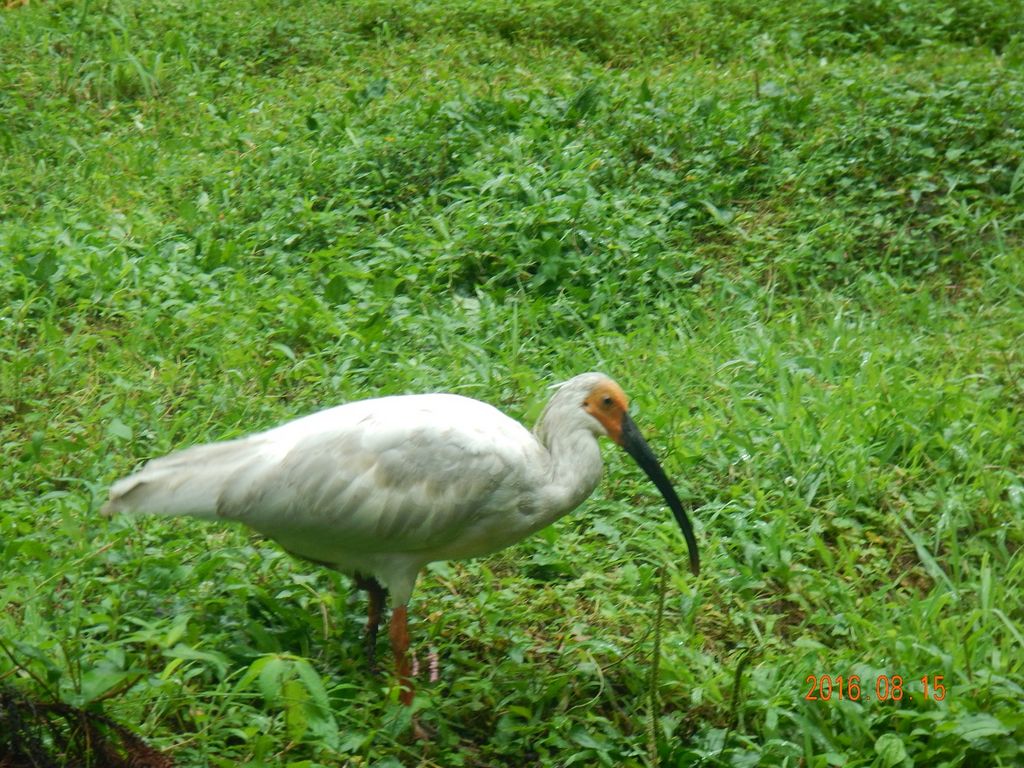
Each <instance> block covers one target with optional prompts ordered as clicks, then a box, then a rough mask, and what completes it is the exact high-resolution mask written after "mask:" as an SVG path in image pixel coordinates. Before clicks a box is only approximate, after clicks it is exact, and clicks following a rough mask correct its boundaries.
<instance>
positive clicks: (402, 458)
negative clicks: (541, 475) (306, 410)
mask: <svg viewBox="0 0 1024 768" xmlns="http://www.w3.org/2000/svg"><path fill="white" fill-rule="evenodd" d="M249 440H251V441H258V442H259V444H260V445H261V449H260V450H259V451H258V452H257V453H256V456H255V457H254V458H253V460H251V461H249V462H247V463H245V464H244V465H243V466H241V467H240V468H237V469H235V470H234V471H233V472H232V474H231V475H230V476H229V477H227V478H225V482H224V485H223V487H222V490H221V492H220V494H219V497H218V499H217V505H216V511H217V514H218V516H221V517H224V518H229V519H234V520H238V521H240V522H243V523H245V524H247V525H249V526H251V527H253V528H255V529H256V530H258V531H260V532H262V533H264V534H266V535H268V536H270V537H272V538H274V539H276V540H278V541H279V542H280V543H281V544H282V546H284V547H285V548H286V549H288V550H289V551H292V552H293V553H295V554H297V555H302V556H304V557H308V558H310V559H314V560H323V561H325V562H332V561H333V560H332V558H335V557H337V555H338V553H339V552H349V553H361V554H373V553H377V552H401V551H407V552H412V551H423V550H431V549H436V548H437V547H439V546H443V545H444V544H445V543H446V542H452V541H456V540H458V539H459V538H460V536H463V535H464V534H465V533H466V532H467V531H469V530H470V529H472V528H473V527H474V526H475V525H477V523H478V521H479V520H480V519H481V517H484V516H488V515H494V514H496V513H500V512H501V511H502V510H503V509H504V508H506V507H509V506H512V507H513V508H514V505H515V503H516V500H517V499H518V497H519V495H520V493H521V491H522V489H523V486H524V484H525V483H526V480H527V474H526V471H525V470H526V469H527V468H528V466H529V464H530V462H529V457H530V453H531V452H532V451H536V450H538V447H537V444H536V441H535V440H534V438H533V437H532V436H531V435H530V433H529V432H528V431H527V430H526V429H525V428H523V427H522V426H521V425H519V424H517V423H516V422H515V421H513V420H511V419H509V418H508V417H506V416H504V415H503V414H502V413H500V412H499V411H497V410H496V409H494V408H492V407H491V406H489V405H486V404H484V403H480V402H478V401H476V400H470V399H467V398H463V397H458V396H454V395H418V396H408V397H392V398H385V399H378V400H369V401H363V402H360V403H352V404H350V405H346V406H341V407H339V408H336V409H331V410H329V411H324V412H322V413H320V414H314V415H313V416H310V417H306V418H305V419H300V420H298V421H295V422H292V423H290V424H286V425H284V426H283V427H280V428H278V429H276V430H271V431H270V432H265V433H263V434H261V435H256V436H254V437H253V438H250V439H249Z"/></svg>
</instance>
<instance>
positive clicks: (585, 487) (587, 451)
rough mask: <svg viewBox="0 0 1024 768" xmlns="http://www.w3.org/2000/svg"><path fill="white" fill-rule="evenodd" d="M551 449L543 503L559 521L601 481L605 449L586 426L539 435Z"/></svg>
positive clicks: (552, 516)
mask: <svg viewBox="0 0 1024 768" xmlns="http://www.w3.org/2000/svg"><path fill="white" fill-rule="evenodd" d="M539 437H540V440H541V443H542V444H543V445H544V447H545V448H546V449H547V451H548V456H549V463H548V476H547V483H546V484H545V486H544V490H543V502H542V506H543V507H544V509H545V512H546V513H547V515H546V516H547V517H549V518H550V519H551V520H555V519H557V518H559V517H561V516H562V515H564V514H565V513H566V512H569V511H570V510H572V509H574V508H575V507H577V506H579V505H580V504H581V503H583V501H584V500H585V499H586V498H587V497H588V496H590V494H591V493H592V492H593V490H594V488H595V487H597V484H598V482H599V481H600V480H601V469H602V463H601V449H600V447H599V446H598V444H597V438H596V437H595V436H594V434H593V433H592V432H590V431H588V430H585V429H577V430H572V431H564V432H563V431H557V430H555V431H552V432H548V433H543V432H542V433H541V435H539Z"/></svg>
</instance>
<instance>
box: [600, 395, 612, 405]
mask: <svg viewBox="0 0 1024 768" xmlns="http://www.w3.org/2000/svg"><path fill="white" fill-rule="evenodd" d="M611 404H612V399H611V397H610V396H608V395H605V396H604V400H602V401H601V405H603V406H604V407H605V408H609V407H611Z"/></svg>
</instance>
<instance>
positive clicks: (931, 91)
mask: <svg viewBox="0 0 1024 768" xmlns="http://www.w3.org/2000/svg"><path fill="white" fill-rule="evenodd" d="M587 370H603V371H605V372H607V373H609V374H610V375H612V376H613V377H615V378H616V379H617V380H618V381H619V383H620V384H622V385H623V387H624V388H625V389H626V391H627V392H628V393H629V394H630V395H631V396H632V398H633V414H634V417H635V419H636V421H637V422H638V424H639V425H640V427H641V429H642V430H643V431H644V432H645V433H646V434H647V437H648V439H649V441H650V442H651V444H652V446H653V447H654V449H655V451H656V453H657V454H658V455H659V456H660V457H661V459H662V461H663V463H664V465H665V468H666V471H667V472H668V474H669V475H670V477H672V478H673V479H674V481H675V482H676V485H677V488H678V490H679V492H680V496H681V497H682V498H683V501H684V503H685V504H686V506H687V508H688V509H689V511H690V515H691V517H692V519H693V520H694V523H695V526H696V528H697V531H698V540H699V542H700V544H701V548H702V560H703V571H702V573H701V575H700V576H699V577H698V578H694V577H693V576H692V575H690V573H689V571H688V568H687V560H686V554H685V545H684V543H683V541H682V537H681V536H680V535H679V531H678V529H677V528H676V526H675V523H674V522H673V521H672V519H671V516H670V514H669V513H668V511H667V510H666V509H665V507H664V505H663V503H662V501H661V498H660V497H659V496H658V495H657V492H656V491H655V489H654V488H653V486H652V485H651V484H650V483H649V482H648V481H647V480H646V478H644V477H643V476H642V474H641V473H640V472H639V470H637V469H636V468H635V467H634V466H633V464H632V463H631V462H630V461H629V459H628V458H627V457H625V456H624V455H622V454H621V452H619V451H617V450H613V449H612V448H611V447H610V446H609V447H607V448H606V450H605V455H606V460H607V471H606V476H605V479H604V480H603V481H602V484H601V486H600V487H599V489H598V490H597V491H596V492H595V494H594V496H593V497H592V498H591V499H590V500H589V501H587V502H586V503H585V504H584V505H583V506H582V507H581V508H580V509H578V510H577V511H576V512H574V513H573V514H571V515H569V516H567V517H565V518H563V519H562V520H560V521H559V522H558V523H557V524H555V525H554V526H552V527H550V528H548V529H546V530H544V531H542V532H541V533H540V534H538V535H537V536H535V537H533V538H532V539H530V540H528V541H526V542H523V543H522V544H521V545H518V546H515V547H512V548H510V549H507V550H505V551H502V552H500V553H498V554H496V555H493V556H491V557H487V558H482V559H478V560H473V561H468V562H446V563H436V564H434V565H432V566H431V567H430V568H429V570H428V571H427V572H426V573H425V574H424V575H423V577H422V578H421V580H420V582H419V586H418V588H417V592H416V594H415V596H414V598H413V603H412V606H411V615H412V627H411V628H412V634H413V640H414V643H415V647H416V649H417V655H418V657H419V660H420V663H421V666H426V659H427V656H428V654H431V653H436V655H437V658H438V660H439V661H438V665H439V666H438V674H439V680H438V681H437V682H435V683H430V682H426V681H422V682H421V683H420V685H419V691H418V696H417V702H416V707H417V709H418V718H419V721H420V722H421V723H422V724H423V725H425V726H427V727H428V728H430V729H431V730H432V731H434V732H435V736H434V739H433V740H432V741H431V742H430V743H427V744H424V743H420V742H417V741H415V740H413V739H412V738H411V734H410V731H411V728H410V713H409V712H408V711H407V710H406V709H405V708H403V707H402V706H400V705H399V704H398V700H397V695H398V690H397V688H396V686H395V683H394V680H393V679H392V678H391V677H390V676H388V675H382V676H373V675H371V674H370V673H369V672H368V670H367V668H366V664H365V661H364V658H363V655H362V634H361V633H362V625H363V622H364V611H365V601H364V598H363V596H362V594H361V593H357V592H356V591H355V590H354V589H353V587H352V586H351V584H350V582H349V581H348V580H347V579H345V578H344V577H340V576H338V575H336V574H333V573H331V572H328V571H326V570H324V569H321V568H318V567H316V566H312V565H309V564H308V563H303V562H299V561H296V560H294V559H292V558H291V557H289V556H288V555H286V554H284V553H283V552H282V551H281V550H280V549H279V548H277V547H276V546H275V545H274V544H273V543H271V542H269V541H266V540H264V539H261V538H260V537H258V536H256V535H253V534H251V533H250V532H248V531H246V530H243V529H241V528H237V527H232V526H230V525H217V524H212V523H203V522H199V521H196V520H192V519H187V518H183V519H173V520H165V519H158V518H145V519H142V518H129V517H115V518H113V519H110V520H108V519H105V518H102V517H101V516H100V515H99V512H98V511H99V507H100V506H101V505H102V503H103V501H104V499H105V497H106V490H107V488H108V486H109V484H110V483H111V482H112V481H113V480H114V479H115V478H117V477H120V476H123V475H124V474H127V473H128V472H129V471H131V470H132V469H133V468H134V467H136V466H137V465H138V464H139V463H140V462H141V461H143V460H144V459H146V458H149V457H153V456H157V455H161V454H164V453H167V452H169V451H171V450H174V449H176V448H181V447H185V446H188V445H191V444H194V443H198V442H205V441H211V440H218V439H224V438H229V437H235V436H239V435H242V434H245V433H248V432H252V431H256V430H258V429H263V428H267V427H270V426H273V425H275V424H278V423H280V422H282V421H285V420H287V419H289V418H293V417H296V416H299V415H304V414H306V413H309V412H312V411H314V410H317V409H320V408H323V407H327V406H329V405H335V404H338V403H342V402H345V401H348V400H353V399H359V398H363V397H369V396H376V395H381V394H395V393H404V392H427V391H454V392H459V393H461V394H465V395H469V396H473V397H477V398H480V399H482V400H486V401H488V402H491V403H493V404H495V405H497V406H499V407H500V408H502V409H503V410H504V411H505V412H506V413H508V414H509V415H511V416H514V417H516V418H519V419H522V420H524V421H525V422H527V423H531V424H532V422H533V420H535V419H536V417H537V416H538V415H539V413H540V409H541V408H542V406H543V404H544V402H545V401H546V399H547V396H548V392H547V389H546V387H547V386H549V385H550V384H552V383H555V382H558V381H561V380H563V379H566V378H568V377H570V376H571V375H573V374H576V373H580V372H583V371H587ZM1022 473H1024V14H1022V13H1021V12H1020V7H1019V4H1018V3H1015V2H1010V0H1003V1H1000V0H974V1H973V2H966V1H965V0H945V1H944V2H931V0H906V2H902V3H889V2H884V0H810V2H807V3H800V4H794V3H790V2H783V0H764V2H761V3H752V2H741V0H724V2H712V0H660V1H658V0H642V1H641V2H639V3H635V4H620V3H614V2H611V1H610V0H593V1H592V2H585V1H584V0H561V1H560V2H555V0H523V2H512V1H511V0H496V1H495V2H490V1H489V0H453V1H452V2H448V3H441V2H434V1H433V0H394V1H391V2H388V1H385V0H368V1H367V2H344V1H343V0H334V1H333V2H328V0H300V2H297V3H291V4H282V3H276V2H269V1H268V0H247V1H246V2H241V0H222V2H219V3H208V2H202V0H161V2H155V0H38V1H37V0H28V1H27V2H22V3H19V2H14V3H8V4H7V5H6V7H4V8H3V9H0V554H2V558H0V608H2V610H0V692H6V693H4V695H5V696H7V697H9V698H8V699H5V700H7V701H12V700H14V698H11V697H27V698H31V699H33V700H35V701H37V702H48V703H50V704H52V703H54V702H63V703H64V704H67V705H71V706H74V707H78V708H81V709H84V710H86V711H89V712H90V713H93V714H95V715H99V714H103V715H105V716H107V717H109V718H112V719H113V720H115V721H117V722H119V723H121V724H122V725H124V726H127V727H128V728H130V729H131V730H132V731H134V732H135V733H137V734H139V735H140V736H142V737H143V738H144V739H146V741H147V742H148V743H149V744H151V745H152V746H154V747H156V748H157V749H159V750H161V751H163V752H165V753H166V754H167V755H168V756H170V757H171V758H173V760H174V761H175V764H176V765H180V766H202V765H209V766H232V767H234V766H238V765H252V766H261V765H267V766H278V765H280V766H293V768H300V767H301V768H307V767H308V768H313V767H314V766H353V767H354V766H365V767H367V768H369V767H370V766H375V767H376V768H395V767H396V766H473V767H478V768H485V767H487V768H490V767H497V766H517V767H519V766H527V765H542V766H570V765H580V766H595V765H606V766H666V767H667V766H691V765H702V766H740V767H747V766H755V765H760V766H794V767H795V766H808V767H812V766H813V767H819V766H820V767H821V768H824V767H825V766H851V767H853V766H879V767H880V768H894V767H895V766H912V765H921V766H924V765H927V766H1008V767H1009V766H1019V765H1022V764H1024V706H1022V701H1024V476H1022ZM383 648H384V643H383V642H382V651H383ZM383 660H384V663H385V665H386V664H387V663H388V661H389V656H388V655H384V656H383ZM840 678H841V680H840ZM16 730H17V729H16V728H15V725H14V723H13V720H12V719H11V718H10V717H9V716H8V715H5V714H4V710H3V707H0V764H4V765H12V766H19V768H20V765H21V763H14V762H11V763H5V762H4V760H5V757H4V753H3V750H4V749H5V748H6V749H7V750H8V755H7V756H8V759H11V758H10V755H11V754H13V752H12V751H11V750H13V749H14V747H12V744H13V742H14V741H16V740H17V738H19V737H17V736H16V735H15V731H16ZM5 731H6V733H5ZM93 761H94V762H92V763H91V765H96V766H101V765H103V762H102V760H100V758H98V757H95V756H94V757H93ZM54 764H59V761H58V763H54Z"/></svg>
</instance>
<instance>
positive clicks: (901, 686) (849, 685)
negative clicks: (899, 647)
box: [804, 675, 946, 701]
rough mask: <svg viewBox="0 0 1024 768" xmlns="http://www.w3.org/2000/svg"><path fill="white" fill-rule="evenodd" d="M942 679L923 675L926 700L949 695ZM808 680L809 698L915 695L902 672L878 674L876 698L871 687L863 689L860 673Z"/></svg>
mask: <svg viewBox="0 0 1024 768" xmlns="http://www.w3.org/2000/svg"><path fill="white" fill-rule="evenodd" d="M942 680H943V676H942V675H932V676H931V677H929V676H928V675H925V676H924V677H922V678H920V682H921V690H922V692H923V693H924V698H925V700H926V701H927V700H929V699H930V700H932V701H942V700H943V699H945V698H946V686H945V685H943V683H942ZM804 682H805V683H809V684H810V686H811V687H810V690H808V691H807V693H806V694H805V695H804V698H805V699H807V701H832V700H833V699H839V700H844V699H845V700H849V701H860V700H861V699H871V698H874V699H875V700H876V701H903V700H904V699H906V700H908V701H909V700H912V699H913V698H914V697H913V696H912V695H910V692H909V691H908V690H907V689H906V688H905V685H906V682H905V681H904V679H903V676H902V675H878V677H876V678H875V690H874V694H875V695H874V697H872V696H871V691H870V688H869V689H868V691H866V692H865V691H864V690H863V689H862V687H861V680H860V675H849V676H847V677H844V676H843V675H808V676H807V678H806V679H805V680H804ZM870 682H871V681H870V680H868V681H866V684H867V685H870ZM915 682H916V681H915Z"/></svg>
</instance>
